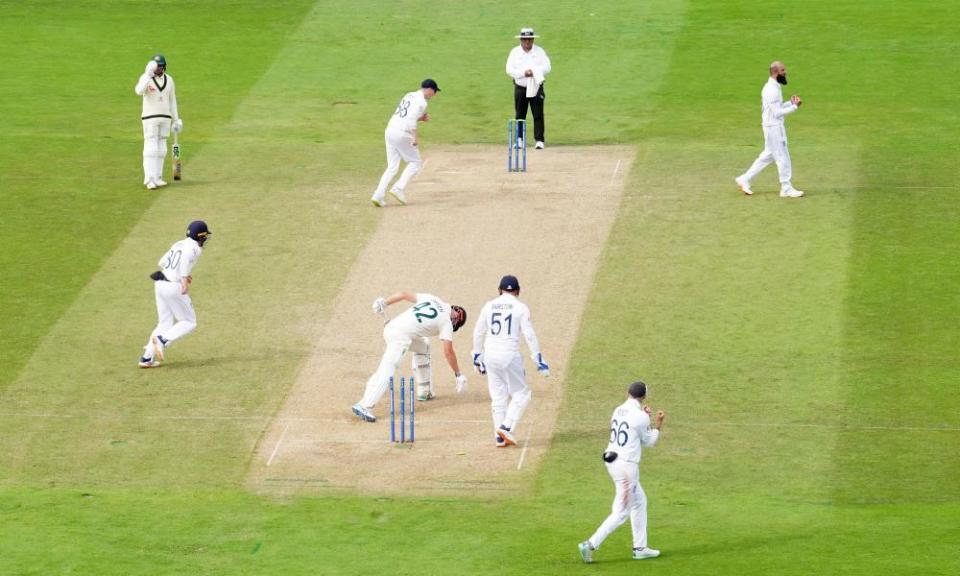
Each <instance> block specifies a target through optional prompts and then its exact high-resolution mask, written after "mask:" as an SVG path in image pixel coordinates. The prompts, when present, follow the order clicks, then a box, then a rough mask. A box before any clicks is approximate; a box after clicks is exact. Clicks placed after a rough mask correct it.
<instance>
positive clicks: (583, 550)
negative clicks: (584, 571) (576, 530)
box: [578, 540, 593, 564]
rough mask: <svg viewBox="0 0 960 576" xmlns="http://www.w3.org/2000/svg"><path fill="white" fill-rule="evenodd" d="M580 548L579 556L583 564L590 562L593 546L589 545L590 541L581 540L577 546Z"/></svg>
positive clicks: (591, 560)
mask: <svg viewBox="0 0 960 576" xmlns="http://www.w3.org/2000/svg"><path fill="white" fill-rule="evenodd" d="M578 548H579V549H580V557H581V558H583V563H584V564H590V563H591V562H593V548H591V547H590V541H589V540H587V541H586V542H581V543H580V545H579V546H578Z"/></svg>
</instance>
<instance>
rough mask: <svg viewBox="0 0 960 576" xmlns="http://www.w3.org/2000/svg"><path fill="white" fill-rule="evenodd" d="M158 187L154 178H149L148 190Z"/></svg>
mask: <svg viewBox="0 0 960 576" xmlns="http://www.w3.org/2000/svg"><path fill="white" fill-rule="evenodd" d="M156 189H157V183H156V182H154V181H153V180H147V190H156Z"/></svg>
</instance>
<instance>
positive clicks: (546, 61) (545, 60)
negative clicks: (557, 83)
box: [540, 49, 550, 76]
mask: <svg viewBox="0 0 960 576" xmlns="http://www.w3.org/2000/svg"><path fill="white" fill-rule="evenodd" d="M540 54H542V55H543V68H542V69H541V70H540V73H541V74H543V75H544V76H546V75H547V74H549V73H550V57H549V56H547V52H546V51H545V50H543V49H541V50H540Z"/></svg>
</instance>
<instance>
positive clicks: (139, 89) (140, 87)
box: [133, 72, 150, 96]
mask: <svg viewBox="0 0 960 576" xmlns="http://www.w3.org/2000/svg"><path fill="white" fill-rule="evenodd" d="M149 82H150V75H149V74H147V73H146V72H144V73H143V74H141V75H140V79H139V80H137V85H136V86H134V87H133V91H134V92H136V93H137V96H143V93H144V92H146V91H147V84H148V83H149Z"/></svg>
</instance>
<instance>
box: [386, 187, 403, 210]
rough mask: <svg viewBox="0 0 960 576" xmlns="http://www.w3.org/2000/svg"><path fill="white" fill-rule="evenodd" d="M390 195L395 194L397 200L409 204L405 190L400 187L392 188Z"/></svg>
mask: <svg viewBox="0 0 960 576" xmlns="http://www.w3.org/2000/svg"><path fill="white" fill-rule="evenodd" d="M390 195H391V196H393V197H394V198H395V199H396V200H397V202H399V203H401V204H403V205H404V206H406V205H407V197H406V196H404V195H403V190H401V189H399V188H391V189H390Z"/></svg>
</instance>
